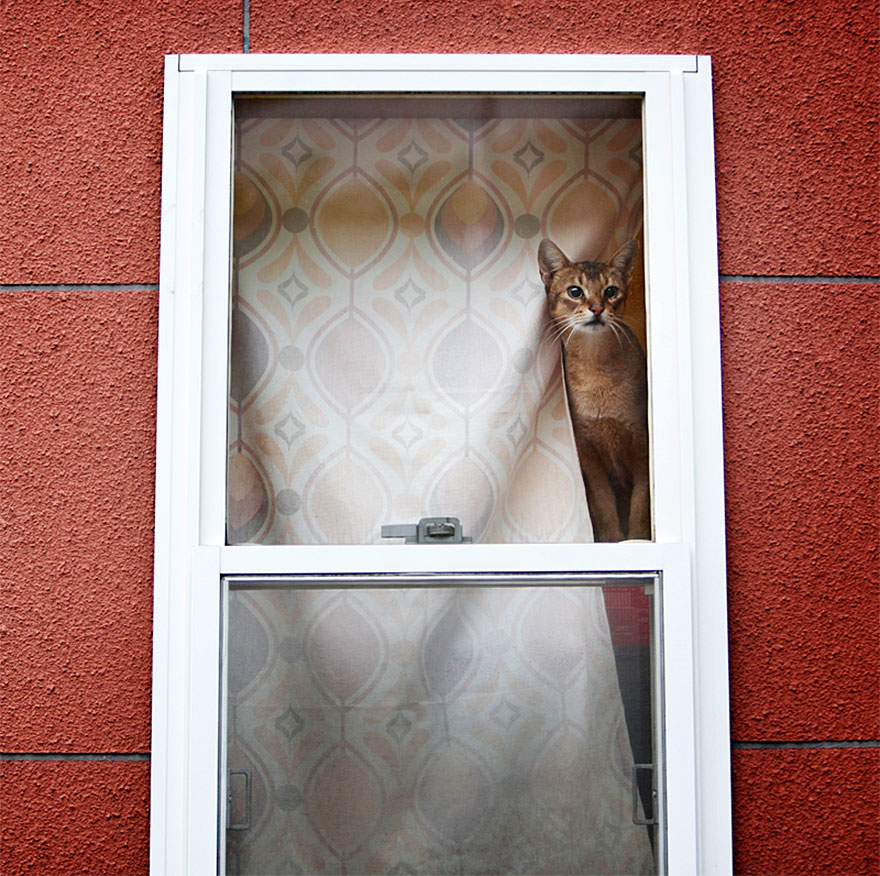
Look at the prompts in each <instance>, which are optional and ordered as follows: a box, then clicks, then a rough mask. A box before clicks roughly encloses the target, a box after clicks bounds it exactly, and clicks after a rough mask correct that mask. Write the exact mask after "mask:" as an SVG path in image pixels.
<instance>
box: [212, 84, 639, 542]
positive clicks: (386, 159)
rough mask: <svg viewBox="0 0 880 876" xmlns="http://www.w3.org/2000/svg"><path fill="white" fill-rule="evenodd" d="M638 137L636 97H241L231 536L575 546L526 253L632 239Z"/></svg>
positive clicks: (552, 346)
mask: <svg viewBox="0 0 880 876" xmlns="http://www.w3.org/2000/svg"><path fill="white" fill-rule="evenodd" d="M641 138H642V131H641V102H640V101H639V100H633V99H628V100H596V99H584V98H578V99H576V100H567V99H557V98H545V99H533V98H529V99H522V98H508V99H493V100H490V99H485V98H473V99H456V100H452V99H447V98H436V99H430V100H428V99H421V100H417V99H397V100H379V99H375V98H371V99H360V100H358V99H345V100H341V99H332V98H314V99H290V100H286V99H285V100H269V99H253V100H241V101H238V102H237V104H236V168H235V196H234V228H233V236H234V246H233V275H234V284H233V298H232V340H231V354H230V414H229V434H228V446H229V462H228V510H227V540H228V542H229V543H231V544H240V543H261V544H339V543H376V542H379V541H380V540H381V536H380V531H381V526H382V525H383V524H402V523H414V522H416V521H417V520H419V519H420V518H422V517H434V516H452V517H458V518H460V519H461V521H462V523H463V526H464V531H465V535H466V536H469V537H472V538H473V539H474V540H475V541H484V542H500V543H506V542H583V541H590V540H591V539H592V536H591V524H590V517H589V514H588V512H587V506H586V501H585V498H584V490H583V483H582V479H581V473H580V468H579V465H578V460H577V452H576V449H575V446H574V441H573V438H572V433H571V425H570V423H569V420H568V413H567V409H566V403H565V395H564V389H563V385H562V380H561V376H560V374H561V372H560V367H559V362H560V354H559V342H558V339H557V338H554V337H553V336H552V332H551V331H550V330H549V326H548V317H547V312H546V311H547V305H546V297H545V293H544V289H543V285H542V282H541V278H540V275H539V271H538V262H537V251H538V244H539V242H540V240H541V238H542V237H544V236H547V237H551V238H552V239H553V240H554V241H556V242H557V243H558V244H559V245H560V246H561V247H562V248H563V250H564V251H565V252H566V253H568V254H569V255H570V256H571V257H572V258H574V259H596V258H600V257H603V256H605V257H608V256H610V255H611V254H612V253H613V252H615V251H616V250H617V249H618V248H619V247H620V246H621V245H622V244H623V243H625V242H626V241H628V240H630V239H634V238H638V237H639V235H640V232H641V228H642V215H643V209H642V162H641ZM636 273H637V274H638V281H635V280H634V283H633V288H632V289H631V291H630V298H629V300H628V302H627V313H626V320H627V323H628V324H629V325H630V326H631V327H632V329H633V331H634V335H635V337H637V338H638V340H639V342H640V343H641V344H642V345H644V284H643V281H642V275H641V273H639V272H638V271H637V272H636Z"/></svg>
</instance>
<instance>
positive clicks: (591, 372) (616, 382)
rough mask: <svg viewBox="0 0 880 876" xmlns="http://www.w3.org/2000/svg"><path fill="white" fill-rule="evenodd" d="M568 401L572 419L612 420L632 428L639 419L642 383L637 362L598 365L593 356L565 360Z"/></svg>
mask: <svg viewBox="0 0 880 876" xmlns="http://www.w3.org/2000/svg"><path fill="white" fill-rule="evenodd" d="M565 376H566V380H565V382H566V387H567V391H568V397H569V402H570V404H571V409H572V413H573V414H574V416H575V420H579V421H581V422H585V421H588V420H598V419H611V420H616V421H618V422H619V423H621V424H622V425H627V426H634V425H636V424H637V423H638V422H639V421H640V420H641V419H642V409H643V407H644V401H643V398H642V396H643V389H644V388H643V383H644V380H643V379H642V378H641V375H640V373H639V369H638V363H635V362H629V361H626V360H623V361H616V362H614V363H613V364H610V363H602V364H597V362H596V361H595V359H593V358H592V357H584V356H578V355H577V354H574V355H572V354H571V353H568V354H567V355H566V357H565Z"/></svg>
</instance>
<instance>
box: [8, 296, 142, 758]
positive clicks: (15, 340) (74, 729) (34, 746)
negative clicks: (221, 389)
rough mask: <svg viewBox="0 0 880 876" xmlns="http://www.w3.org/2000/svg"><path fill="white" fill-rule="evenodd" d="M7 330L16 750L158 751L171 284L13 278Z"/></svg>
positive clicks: (11, 709) (12, 732)
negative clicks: (163, 364)
mask: <svg viewBox="0 0 880 876" xmlns="http://www.w3.org/2000/svg"><path fill="white" fill-rule="evenodd" d="M0 334H2V336H3V346H4V355H3V357H2V360H0V420H2V422H3V426H4V436H5V441H4V447H3V457H2V464H0V492H2V495H3V506H4V507H3V511H2V517H3V521H2V526H3V533H2V534H3V568H2V575H3V586H2V588H0V618H2V625H0V636H2V640H0V641H2V646H0V651H2V655H3V672H2V676H0V711H2V713H3V720H2V722H0V750H5V751H133V750H147V749H148V747H149V708H150V642H151V609H152V537H153V525H152V524H153V478H154V469H155V453H154V443H155V411H156V399H155V382H156V296H155V294H154V293H149V292H137V293H133V292H90V291H80V292H62V291H57V292H8V291H7V292H0Z"/></svg>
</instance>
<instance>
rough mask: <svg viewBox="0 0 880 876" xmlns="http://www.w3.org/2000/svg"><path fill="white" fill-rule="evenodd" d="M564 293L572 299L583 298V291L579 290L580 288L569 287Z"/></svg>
mask: <svg viewBox="0 0 880 876" xmlns="http://www.w3.org/2000/svg"><path fill="white" fill-rule="evenodd" d="M565 291H566V292H568V294H569V296H571V297H572V298H583V297H584V290H583V289H581V287H580V286H569V287H568V289H566V290H565Z"/></svg>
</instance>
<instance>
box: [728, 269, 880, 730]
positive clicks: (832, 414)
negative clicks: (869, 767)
mask: <svg viewBox="0 0 880 876" xmlns="http://www.w3.org/2000/svg"><path fill="white" fill-rule="evenodd" d="M878 302H880V286H878V285H853V284H842V283H841V284H834V285H831V284H828V285H808V284H803V283H788V284H770V283H754V284H746V283H725V284H723V285H722V325H723V341H722V344H723V362H724V411H725V441H726V447H725V453H726V481H727V484H726V485H727V521H728V524H727V525H728V574H729V588H730V630H731V632H730V636H731V651H730V662H731V666H732V667H733V670H732V672H733V691H732V717H733V738H734V739H742V740H772V739H788V740H792V739H852V738H855V739H877V738H878V736H880V727H878V719H880V715H878V708H877V702H878V701H877V691H878V689H880V678H878V659H877V647H876V642H877V630H878V629H880V615H878V608H880V606H878V599H877V586H878V559H880V558H878V543H880V531H878V519H880V513H878V512H880V508H878V465H877V459H878V440H877V420H878V410H880V403H878V386H877V374H878V371H880V351H878V336H880V330H878V310H880V308H878Z"/></svg>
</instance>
